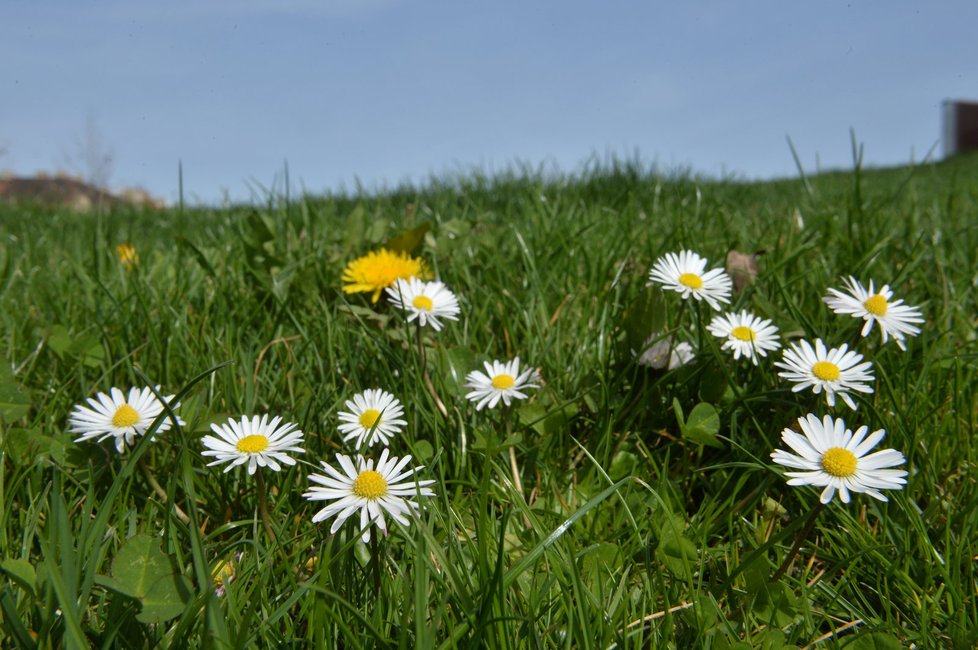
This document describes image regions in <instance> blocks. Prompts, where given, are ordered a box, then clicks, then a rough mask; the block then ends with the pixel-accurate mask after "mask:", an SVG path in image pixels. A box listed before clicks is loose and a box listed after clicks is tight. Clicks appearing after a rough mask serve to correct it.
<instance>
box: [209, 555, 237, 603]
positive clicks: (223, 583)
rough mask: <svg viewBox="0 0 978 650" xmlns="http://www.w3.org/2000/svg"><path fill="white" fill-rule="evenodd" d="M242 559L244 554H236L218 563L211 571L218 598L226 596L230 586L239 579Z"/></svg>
mask: <svg viewBox="0 0 978 650" xmlns="http://www.w3.org/2000/svg"><path fill="white" fill-rule="evenodd" d="M242 557H244V553H240V552H239V553H234V554H232V555H230V556H228V557H227V558H226V559H223V560H220V561H218V563H217V564H215V565H214V568H213V569H211V581H212V582H213V583H214V593H215V594H217V596H218V598H220V597H221V596H223V595H224V593H225V592H226V591H227V588H228V585H230V584H231V583H232V582H233V581H234V579H235V577H237V573H238V571H237V569H238V566H237V565H238V563H239V562H240V561H241V558H242Z"/></svg>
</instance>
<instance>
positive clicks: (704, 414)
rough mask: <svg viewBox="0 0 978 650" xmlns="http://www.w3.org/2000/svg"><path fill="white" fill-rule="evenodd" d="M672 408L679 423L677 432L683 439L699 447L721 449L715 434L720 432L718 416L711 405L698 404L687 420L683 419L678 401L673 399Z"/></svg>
mask: <svg viewBox="0 0 978 650" xmlns="http://www.w3.org/2000/svg"><path fill="white" fill-rule="evenodd" d="M672 408H673V410H674V411H675V412H676V420H678V422H679V432H680V433H681V434H682V436H683V438H686V439H687V440H692V441H693V442H697V443H699V444H701V445H709V446H710V447H723V445H721V444H720V441H719V440H717V433H719V432H720V414H719V413H717V410H716V409H715V408H713V405H712V404H707V403H706V402H700V403H699V404H697V405H696V406H694V407H693V410H692V411H690V412H689V418H687V419H685V420H684V419H683V410H682V406H680V404H679V400H678V399H676V398H673V400H672Z"/></svg>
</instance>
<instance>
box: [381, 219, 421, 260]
mask: <svg viewBox="0 0 978 650" xmlns="http://www.w3.org/2000/svg"><path fill="white" fill-rule="evenodd" d="M430 229H431V222H430V221H425V222H424V223H423V224H421V225H420V226H418V227H417V228H412V229H411V230H402V231H401V232H399V233H397V234H396V235H394V236H393V237H391V238H390V239H388V240H387V243H386V244H384V248H386V249H387V250H391V251H394V252H397V253H408V254H412V253H414V251H415V250H416V249H417V248H418V246H420V245H421V242H423V241H424V236H425V234H426V233H427V232H428V230H430Z"/></svg>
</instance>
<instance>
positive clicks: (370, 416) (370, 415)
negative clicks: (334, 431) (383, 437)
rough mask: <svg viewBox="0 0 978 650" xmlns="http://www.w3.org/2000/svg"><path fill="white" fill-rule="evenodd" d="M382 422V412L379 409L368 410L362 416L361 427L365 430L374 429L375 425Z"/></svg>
mask: <svg viewBox="0 0 978 650" xmlns="http://www.w3.org/2000/svg"><path fill="white" fill-rule="evenodd" d="M379 420H380V411H378V410H377V409H367V410H366V411H364V412H363V413H361V414H360V426H362V427H363V428H364V429H373V428H374V425H375V424H377V422H378V421H379Z"/></svg>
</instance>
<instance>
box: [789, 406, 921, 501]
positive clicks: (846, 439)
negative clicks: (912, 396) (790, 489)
mask: <svg viewBox="0 0 978 650" xmlns="http://www.w3.org/2000/svg"><path fill="white" fill-rule="evenodd" d="M798 425H799V426H800V427H801V431H802V433H803V434H804V435H800V434H798V433H795V432H794V431H792V430H791V429H785V430H784V431H782V432H781V439H782V440H783V441H784V443H785V444H786V445H788V446H789V447H791V449H793V450H794V451H795V452H797V455H796V454H792V453H790V452H787V451H783V450H781V449H778V450H777V451H775V452H773V453H772V454H771V459H772V460H773V461H774V462H776V463H778V464H780V465H784V466H785V467H792V468H794V469H800V470H804V471H801V472H786V473H785V475H786V476H790V477H791V480H789V481H788V485H814V486H817V487H823V486H824V487H825V489H824V490H823V491H822V496H821V499H820V500H821V502H822V503H828V502H829V501H831V500H832V497H833V496H834V495H835V491H836V490H838V491H839V498H840V499H842V502H843V503H849V493H850V492H865V493H866V494H868V495H869V496H871V497H873V498H875V499H879V500H880V501H887V498H886V497H885V496H883V494H882V493H881V492H880V490H884V489H885V490H899V489H901V487H902V486H903V485H904V484H906V482H907V481H906V480H905V479H904V478H903V477H904V476H906V475H907V472H906V471H905V470H902V469H886V468H889V467H895V466H896V465H902V464H903V463H905V462H906V459H905V458H904V457H903V454H901V453H900V452H899V451H896V450H895V449H884V450H883V451H877V452H875V453H872V454H869V455H868V456H867V455H866V454H867V452H869V450H870V449H872V448H873V447H875V446H876V444H877V443H878V442H879V441H880V440H882V439H883V436H885V435H886V431H884V430H883V429H879V430H878V431H874V432H873V433H871V434H869V437H867V436H866V432H867V431H869V427H866V426H862V427H859V428H858V429H857V430H856V433H853V432H852V431H850V430H849V429H847V428H846V423H845V422H844V421H843V420H842V419H841V418H839V419H833V418H832V417H831V416H829V415H826V416H825V417H824V418H822V420H819V419H818V418H817V417H816V416H815V415H814V414H811V413H809V414H808V415H807V416H805V417H803V418H798Z"/></svg>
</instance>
